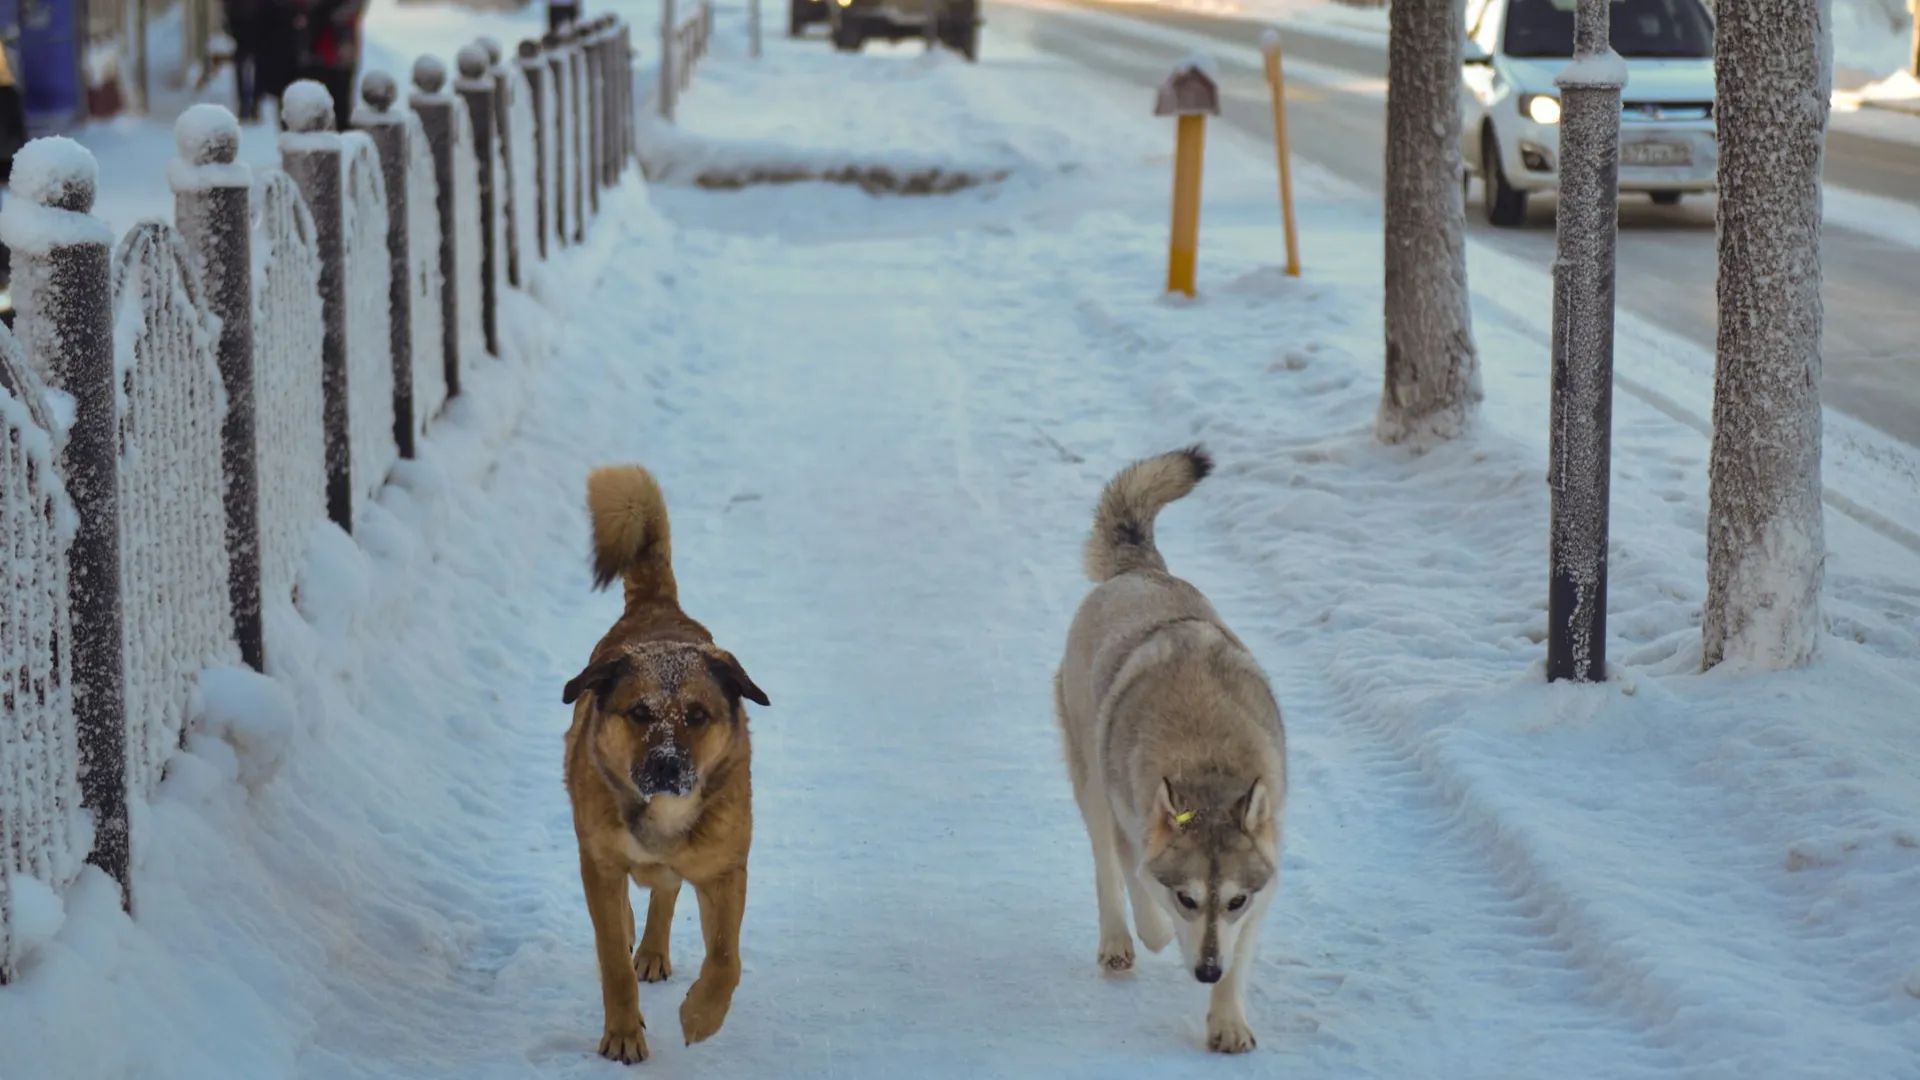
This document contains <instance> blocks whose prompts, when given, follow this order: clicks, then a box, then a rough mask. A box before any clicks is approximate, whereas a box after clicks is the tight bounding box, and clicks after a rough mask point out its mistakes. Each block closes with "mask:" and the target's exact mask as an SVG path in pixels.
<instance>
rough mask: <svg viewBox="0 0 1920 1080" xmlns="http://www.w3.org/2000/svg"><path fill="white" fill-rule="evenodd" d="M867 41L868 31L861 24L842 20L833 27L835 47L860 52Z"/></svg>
mask: <svg viewBox="0 0 1920 1080" xmlns="http://www.w3.org/2000/svg"><path fill="white" fill-rule="evenodd" d="M866 43H867V35H866V32H865V31H864V30H863V29H861V28H860V27H859V26H856V25H854V24H853V23H851V22H848V21H847V20H845V19H842V20H840V22H839V23H837V24H835V26H834V28H833V47H834V48H836V49H838V50H840V51H841V52H859V51H860V47H861V46H863V45H865V44H866Z"/></svg>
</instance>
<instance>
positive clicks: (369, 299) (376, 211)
mask: <svg viewBox="0 0 1920 1080" xmlns="http://www.w3.org/2000/svg"><path fill="white" fill-rule="evenodd" d="M340 169H341V172H342V174H343V175H342V177H341V188H340V191H341V198H340V202H341V214H342V217H343V218H344V221H343V225H342V230H343V232H342V243H343V244H344V245H345V248H346V263H347V273H346V291H347V414H348V420H347V425H348V429H349V431H348V435H349V450H348V452H349V454H350V455H351V456H350V458H349V462H350V468H351V471H352V476H353V489H354V508H355V509H354V516H355V517H358V516H359V506H360V501H361V500H362V499H371V498H372V497H373V496H375V495H376V494H378V493H379V491H380V487H381V485H383V484H385V483H386V482H387V473H388V472H389V471H390V470H392V468H393V465H394V462H396V461H399V460H400V449H399V447H398V446H397V445H396V444H395V443H394V440H393V337H392V327H393V323H392V318H393V311H392V308H391V305H390V304H389V303H388V301H389V298H390V295H391V294H390V293H389V288H390V285H391V283H392V280H393V263H392V261H391V260H392V255H391V253H390V252H389V250H388V248H387V190H386V185H385V181H384V180H383V178H382V177H381V174H380V151H379V148H377V147H376V146H374V144H373V139H372V138H370V137H369V136H368V135H367V133H366V132H364V131H349V132H346V133H345V134H343V135H341V136H340Z"/></svg>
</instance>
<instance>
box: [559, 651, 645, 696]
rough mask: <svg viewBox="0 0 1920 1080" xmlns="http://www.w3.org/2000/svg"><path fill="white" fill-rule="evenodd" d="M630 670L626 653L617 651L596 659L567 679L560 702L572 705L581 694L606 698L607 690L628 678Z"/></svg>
mask: <svg viewBox="0 0 1920 1080" xmlns="http://www.w3.org/2000/svg"><path fill="white" fill-rule="evenodd" d="M630 670H631V669H630V668H629V667H628V663H627V657H626V655H625V654H624V653H616V654H614V655H612V656H609V657H606V658H604V659H601V660H595V661H594V662H593V663H591V664H588V665H587V667H586V670H584V671H582V672H581V673H580V674H578V675H575V676H574V677H573V678H571V679H568V680H567V685H566V687H565V688H564V689H562V690H561V691H560V704H562V705H571V704H573V703H574V702H575V701H577V700H579V698H580V695H581V694H592V695H593V696H594V697H596V698H603V699H604V698H605V697H606V696H607V691H609V690H611V689H613V687H614V684H615V683H618V682H619V681H620V680H621V679H624V678H626V677H627V672H628V671H630Z"/></svg>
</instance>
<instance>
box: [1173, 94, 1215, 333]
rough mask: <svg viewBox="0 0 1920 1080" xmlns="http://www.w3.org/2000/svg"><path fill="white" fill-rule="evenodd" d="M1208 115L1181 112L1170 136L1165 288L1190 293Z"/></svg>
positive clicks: (1197, 251) (1197, 245)
mask: <svg viewBox="0 0 1920 1080" xmlns="http://www.w3.org/2000/svg"><path fill="white" fill-rule="evenodd" d="M1206 146H1207V118H1206V117H1205V116H1203V115H1199V114H1190V115H1187V116H1182V117H1181V118H1180V119H1179V120H1178V121H1177V122H1176V126H1175V128H1174V136H1173V241H1172V243H1171V244H1169V245H1168V247H1167V291H1168V292H1182V293H1186V294H1187V295H1188V296H1192V295H1193V268H1194V263H1195V262H1197V261H1198V259H1199V255H1200V162H1201V159H1202V158H1204V157H1205V156H1206Z"/></svg>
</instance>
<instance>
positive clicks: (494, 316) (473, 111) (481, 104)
mask: <svg viewBox="0 0 1920 1080" xmlns="http://www.w3.org/2000/svg"><path fill="white" fill-rule="evenodd" d="M454 59H455V62H456V63H458V64H459V65H460V80H459V81H458V82H456V83H455V84H454V89H455V90H457V91H459V93H460V98H461V100H463V101H465V102H466V103H467V120H468V122H469V124H470V125H471V126H472V128H473V153H474V156H475V157H477V158H479V159H480V327H481V329H482V330H483V331H484V332H485V333H486V337H487V352H489V353H491V354H493V355H494V356H499V355H500V319H499V312H500V297H499V281H498V278H497V274H498V269H497V268H498V266H499V262H498V261H497V260H498V259H499V258H500V252H498V251H495V250H494V240H495V236H496V233H495V229H494V226H495V224H496V222H495V216H496V215H497V214H498V213H499V199H500V186H499V180H500V178H499V176H498V175H497V170H495V168H494V163H495V162H496V160H498V159H497V158H496V157H495V156H494V139H495V136H496V134H497V132H496V129H495V127H494V120H493V115H494V113H493V111H494V109H495V108H497V107H498V105H499V102H497V101H495V100H494V96H493V79H492V77H491V76H489V75H488V74H487V54H486V50H484V49H482V48H480V47H479V46H478V45H468V46H465V47H464V48H462V49H461V50H460V53H459V55H458V56H457V57H455V58H454Z"/></svg>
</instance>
